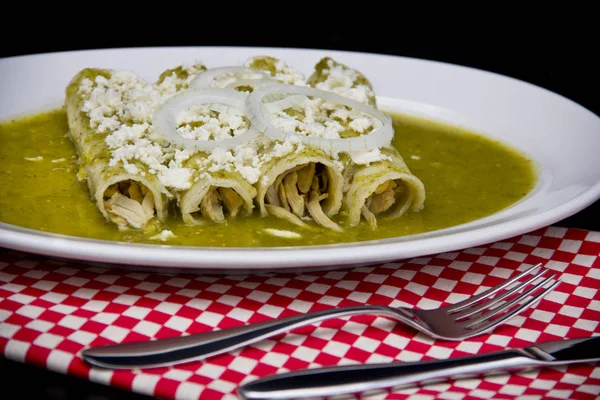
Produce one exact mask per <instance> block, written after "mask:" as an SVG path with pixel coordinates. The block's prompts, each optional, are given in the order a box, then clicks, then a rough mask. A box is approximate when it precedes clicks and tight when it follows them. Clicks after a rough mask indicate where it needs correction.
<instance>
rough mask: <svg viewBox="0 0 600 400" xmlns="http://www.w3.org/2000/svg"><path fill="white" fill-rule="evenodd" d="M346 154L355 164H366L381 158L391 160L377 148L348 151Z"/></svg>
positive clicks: (381, 159)
mask: <svg viewBox="0 0 600 400" xmlns="http://www.w3.org/2000/svg"><path fill="white" fill-rule="evenodd" d="M348 155H349V156H350V158H351V159H352V161H353V162H354V163H355V164H359V165H368V164H370V163H372V162H377V161H383V160H389V161H392V158H391V157H390V156H388V155H385V154H383V153H382V152H381V151H380V150H379V149H373V150H371V151H363V152H349V153H348Z"/></svg>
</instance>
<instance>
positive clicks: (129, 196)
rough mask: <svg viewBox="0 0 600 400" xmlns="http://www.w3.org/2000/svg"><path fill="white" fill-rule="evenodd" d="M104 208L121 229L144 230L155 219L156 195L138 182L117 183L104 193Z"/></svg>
mask: <svg viewBox="0 0 600 400" xmlns="http://www.w3.org/2000/svg"><path fill="white" fill-rule="evenodd" d="M104 207H105V208H106V211H107V212H108V214H109V217H110V219H111V220H112V222H114V223H116V224H117V226H118V227H119V228H120V229H124V228H126V227H128V226H130V227H132V228H134V229H142V228H144V227H145V226H146V224H147V223H148V221H150V220H151V219H152V218H154V215H155V208H154V195H153V194H152V192H151V191H150V190H148V188H147V187H146V186H144V185H142V184H141V183H139V182H136V181H131V180H130V181H124V182H119V183H115V184H113V185H111V186H109V187H108V189H106V191H105V192H104Z"/></svg>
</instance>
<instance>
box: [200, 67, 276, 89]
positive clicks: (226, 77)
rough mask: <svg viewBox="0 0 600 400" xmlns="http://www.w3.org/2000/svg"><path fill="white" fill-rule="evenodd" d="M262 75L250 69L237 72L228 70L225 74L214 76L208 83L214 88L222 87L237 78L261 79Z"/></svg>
mask: <svg viewBox="0 0 600 400" xmlns="http://www.w3.org/2000/svg"><path fill="white" fill-rule="evenodd" d="M262 78H264V76H263V75H262V74H258V73H255V72H252V71H243V72H238V73H232V72H228V73H225V74H221V75H218V76H216V77H215V78H214V79H213V81H212V82H211V83H210V85H209V86H210V87H215V88H224V87H225V86H227V85H229V84H230V83H233V82H235V81H238V80H246V79H262Z"/></svg>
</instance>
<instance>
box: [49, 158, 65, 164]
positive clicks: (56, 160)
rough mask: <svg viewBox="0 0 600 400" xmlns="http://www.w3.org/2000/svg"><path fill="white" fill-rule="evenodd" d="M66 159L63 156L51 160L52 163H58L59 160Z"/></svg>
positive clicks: (63, 160)
mask: <svg viewBox="0 0 600 400" xmlns="http://www.w3.org/2000/svg"><path fill="white" fill-rule="evenodd" d="M65 161H66V160H65V159H64V158H56V159H54V160H52V161H51V162H53V163H59V162H65Z"/></svg>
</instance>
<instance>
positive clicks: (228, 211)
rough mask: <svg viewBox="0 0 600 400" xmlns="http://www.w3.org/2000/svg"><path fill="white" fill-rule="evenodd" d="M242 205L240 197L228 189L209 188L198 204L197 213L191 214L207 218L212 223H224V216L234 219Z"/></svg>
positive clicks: (242, 201)
mask: <svg viewBox="0 0 600 400" xmlns="http://www.w3.org/2000/svg"><path fill="white" fill-rule="evenodd" d="M243 205H244V200H243V199H242V197H241V196H240V195H239V194H238V193H237V192H236V191H235V190H233V189H231V188H228V187H219V188H216V187H211V188H210V189H208V193H206V196H204V198H203V199H202V201H201V202H200V204H199V209H200V210H199V211H197V212H194V213H192V215H194V214H198V213H199V214H200V216H202V217H205V218H209V219H210V220H211V221H213V222H225V218H226V215H229V216H230V217H234V218H235V217H236V216H237V215H238V213H239V211H240V209H241V208H242V206H243Z"/></svg>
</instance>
